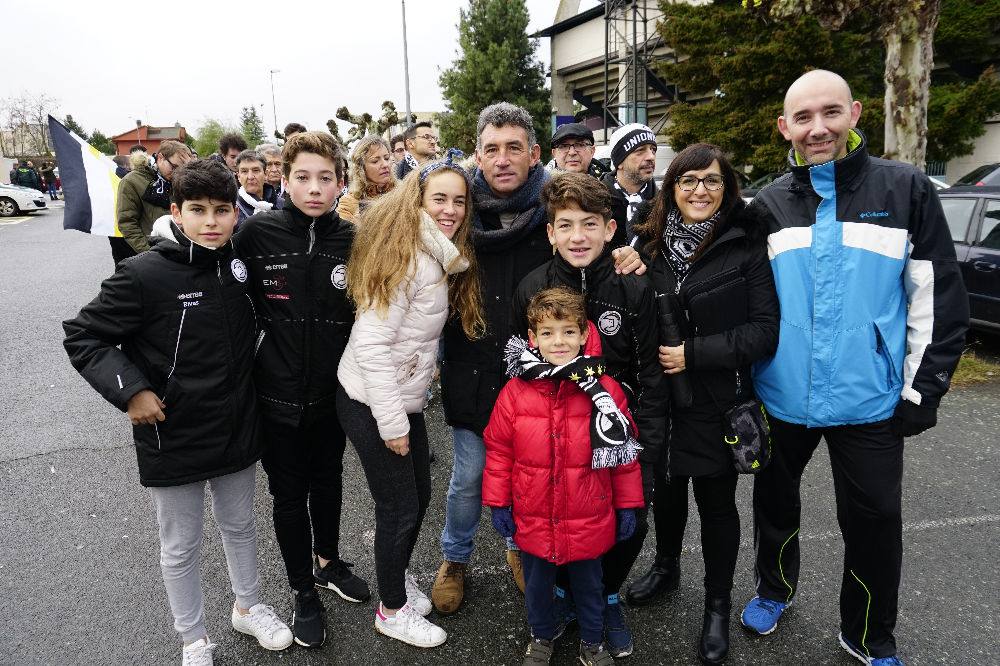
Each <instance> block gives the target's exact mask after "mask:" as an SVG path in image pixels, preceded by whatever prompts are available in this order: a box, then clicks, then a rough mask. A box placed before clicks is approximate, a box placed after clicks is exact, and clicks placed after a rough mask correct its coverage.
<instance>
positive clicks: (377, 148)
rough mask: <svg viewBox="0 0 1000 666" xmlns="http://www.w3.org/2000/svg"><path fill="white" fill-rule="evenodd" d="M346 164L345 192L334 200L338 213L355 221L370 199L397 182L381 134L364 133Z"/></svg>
mask: <svg viewBox="0 0 1000 666" xmlns="http://www.w3.org/2000/svg"><path fill="white" fill-rule="evenodd" d="M348 165H349V169H348V182H347V194H345V195H344V196H342V197H340V201H338V202H337V214H338V215H340V217H341V219H344V220H347V221H348V222H356V221H357V216H358V215H359V214H360V213H363V212H364V210H365V208H367V207H368V205H369V204H370V203H371V202H373V201H374V200H375V199H377V198H378V197H380V196H382V195H383V194H385V193H386V192H388V191H389V190H391V189H392V188H393V187H394V186H395V185H396V176H395V175H393V173H392V157H391V153H390V152H389V144H388V143H387V142H386V140H385V139H383V138H381V137H378V136H371V135H369V136H366V137H365V138H363V139H361V140H360V141H358V143H357V145H356V146H354V150H353V151H351V158H350V160H349V161H348Z"/></svg>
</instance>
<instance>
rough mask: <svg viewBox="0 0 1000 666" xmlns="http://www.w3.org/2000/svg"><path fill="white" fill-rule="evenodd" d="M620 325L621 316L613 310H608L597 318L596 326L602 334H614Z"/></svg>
mask: <svg viewBox="0 0 1000 666" xmlns="http://www.w3.org/2000/svg"><path fill="white" fill-rule="evenodd" d="M621 327H622V316H621V315H620V314H619V313H618V312H616V311H614V310H608V311H607V312H605V313H604V314H602V315H601V316H600V317H598V318H597V328H599V329H600V330H601V333H603V334H604V335H614V334H615V333H617V332H618V330H619V329H620V328H621Z"/></svg>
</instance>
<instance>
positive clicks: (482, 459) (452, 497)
mask: <svg viewBox="0 0 1000 666" xmlns="http://www.w3.org/2000/svg"><path fill="white" fill-rule="evenodd" d="M451 436H452V440H453V441H454V443H455V457H454V462H452V467H451V481H450V482H449V483H448V499H447V502H446V505H445V506H446V513H445V517H444V530H442V531H441V552H442V554H443V555H444V559H445V560H447V561H449V562H461V563H462V564H468V562H469V560H470V559H472V550H473V549H474V548H475V543H474V542H475V538H476V532H477V531H478V530H479V518H480V516H482V514H483V468H484V467H485V466H486V446H485V445H484V444H483V438H482V437H480V436H479V435H477V434H476V433H474V432H472V431H471V430H465V429H464V428H452V435H451ZM507 548H508V549H510V550H517V546H515V545H514V541H513V539H507Z"/></svg>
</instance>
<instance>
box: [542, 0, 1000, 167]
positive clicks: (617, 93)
mask: <svg viewBox="0 0 1000 666" xmlns="http://www.w3.org/2000/svg"><path fill="white" fill-rule="evenodd" d="M687 1H688V2H690V3H691V4H703V3H704V0H687ZM658 5H659V3H658V0H634V2H633V1H632V0H605V1H603V2H595V1H594V0H583V2H581V0H560V2H559V6H558V9H557V11H556V16H555V19H554V21H553V24H552V25H551V26H549V27H547V28H545V29H544V30H541V31H539V32H537V33H535V34H534V35H532V36H533V37H547V38H549V48H550V50H551V72H550V76H551V79H552V109H553V115H554V118H553V127H555V126H556V125H561V124H563V123H566V122H572V121H573V117H574V115H575V114H576V113H577V112H578V111H581V110H585V111H587V112H589V113H588V115H589V117H588V118H585V119H584V120H583V121H582V122H584V123H585V124H586V125H587V126H588V127H590V128H591V129H592V130H594V138H595V140H596V143H597V145H598V146H602V145H604V144H605V143H606V140H605V128H606V130H607V131H606V133H607V137H610V136H611V133H612V132H613V131H614V128H615V126H616V123H614V122H613V121H612V120H611V118H612V117H617V118H618V119H619V120H620V121H621V122H623V123H628V122H641V123H644V124H646V125H649V126H650V127H651V128H652V129H653V130H654V131H655V132H656V133H657V136H658V138H659V140H660V141H661V143H662V146H661V148H660V150H659V151H658V153H657V173H662V171H663V169H664V168H665V167H666V164H668V163H669V161H670V159H671V158H672V157H673V156H674V154H675V153H674V152H673V151H672V150H671V149H670V148H669V147H667V145H666V137H665V136H664V134H663V131H664V128H665V126H666V124H667V123H668V122H669V116H668V114H667V110H668V108H669V106H670V104H672V103H674V102H675V101H682V102H697V101H699V100H707V99H709V98H710V96H709V94H704V93H692V92H690V91H685V90H680V89H678V88H677V87H676V86H674V85H672V84H671V83H670V82H669V81H663V80H662V79H660V77H659V75H658V74H657V73H656V71H655V67H653V66H652V65H653V64H654V63H655V62H657V61H662V60H664V59H674V58H676V57H677V54H675V53H674V51H673V50H672V49H670V48H669V47H668V46H666V45H665V44H664V43H663V40H662V39H661V38H660V36H659V33H657V31H656V23H657V21H658V20H659V19H660V17H661V16H662V12H660V10H659V6H658ZM581 6H582V7H581ZM636 73H637V75H636ZM606 153H607V150H604V151H602V150H601V149H600V148H598V152H597V155H598V157H601V156H606ZM993 162H1000V117H997V118H993V119H991V120H989V121H987V123H986V133H985V134H984V135H983V136H981V137H980V138H979V139H977V140H976V142H975V148H974V150H973V152H972V153H971V154H970V155H966V156H964V157H959V158H956V159H953V160H950V161H949V162H947V163H946V164H938V163H931V164H928V173H931V174H932V175H937V176H939V177H943V179H944V180H946V181H947V182H948V183H953V182H954V181H955V180H957V179H958V178H961V177H962V176H964V175H965V174H967V173H968V172H970V171H972V170H973V169H975V168H976V167H979V166H981V165H983V164H989V163H993Z"/></svg>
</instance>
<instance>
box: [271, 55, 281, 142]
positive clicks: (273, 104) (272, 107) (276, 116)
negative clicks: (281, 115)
mask: <svg viewBox="0 0 1000 666" xmlns="http://www.w3.org/2000/svg"><path fill="white" fill-rule="evenodd" d="M280 71H281V70H280V69H272V70H271V111H273V112H274V131H275V132H277V131H278V107H277V106H276V105H275V103H274V75H275V74H277V73H278V72H280Z"/></svg>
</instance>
